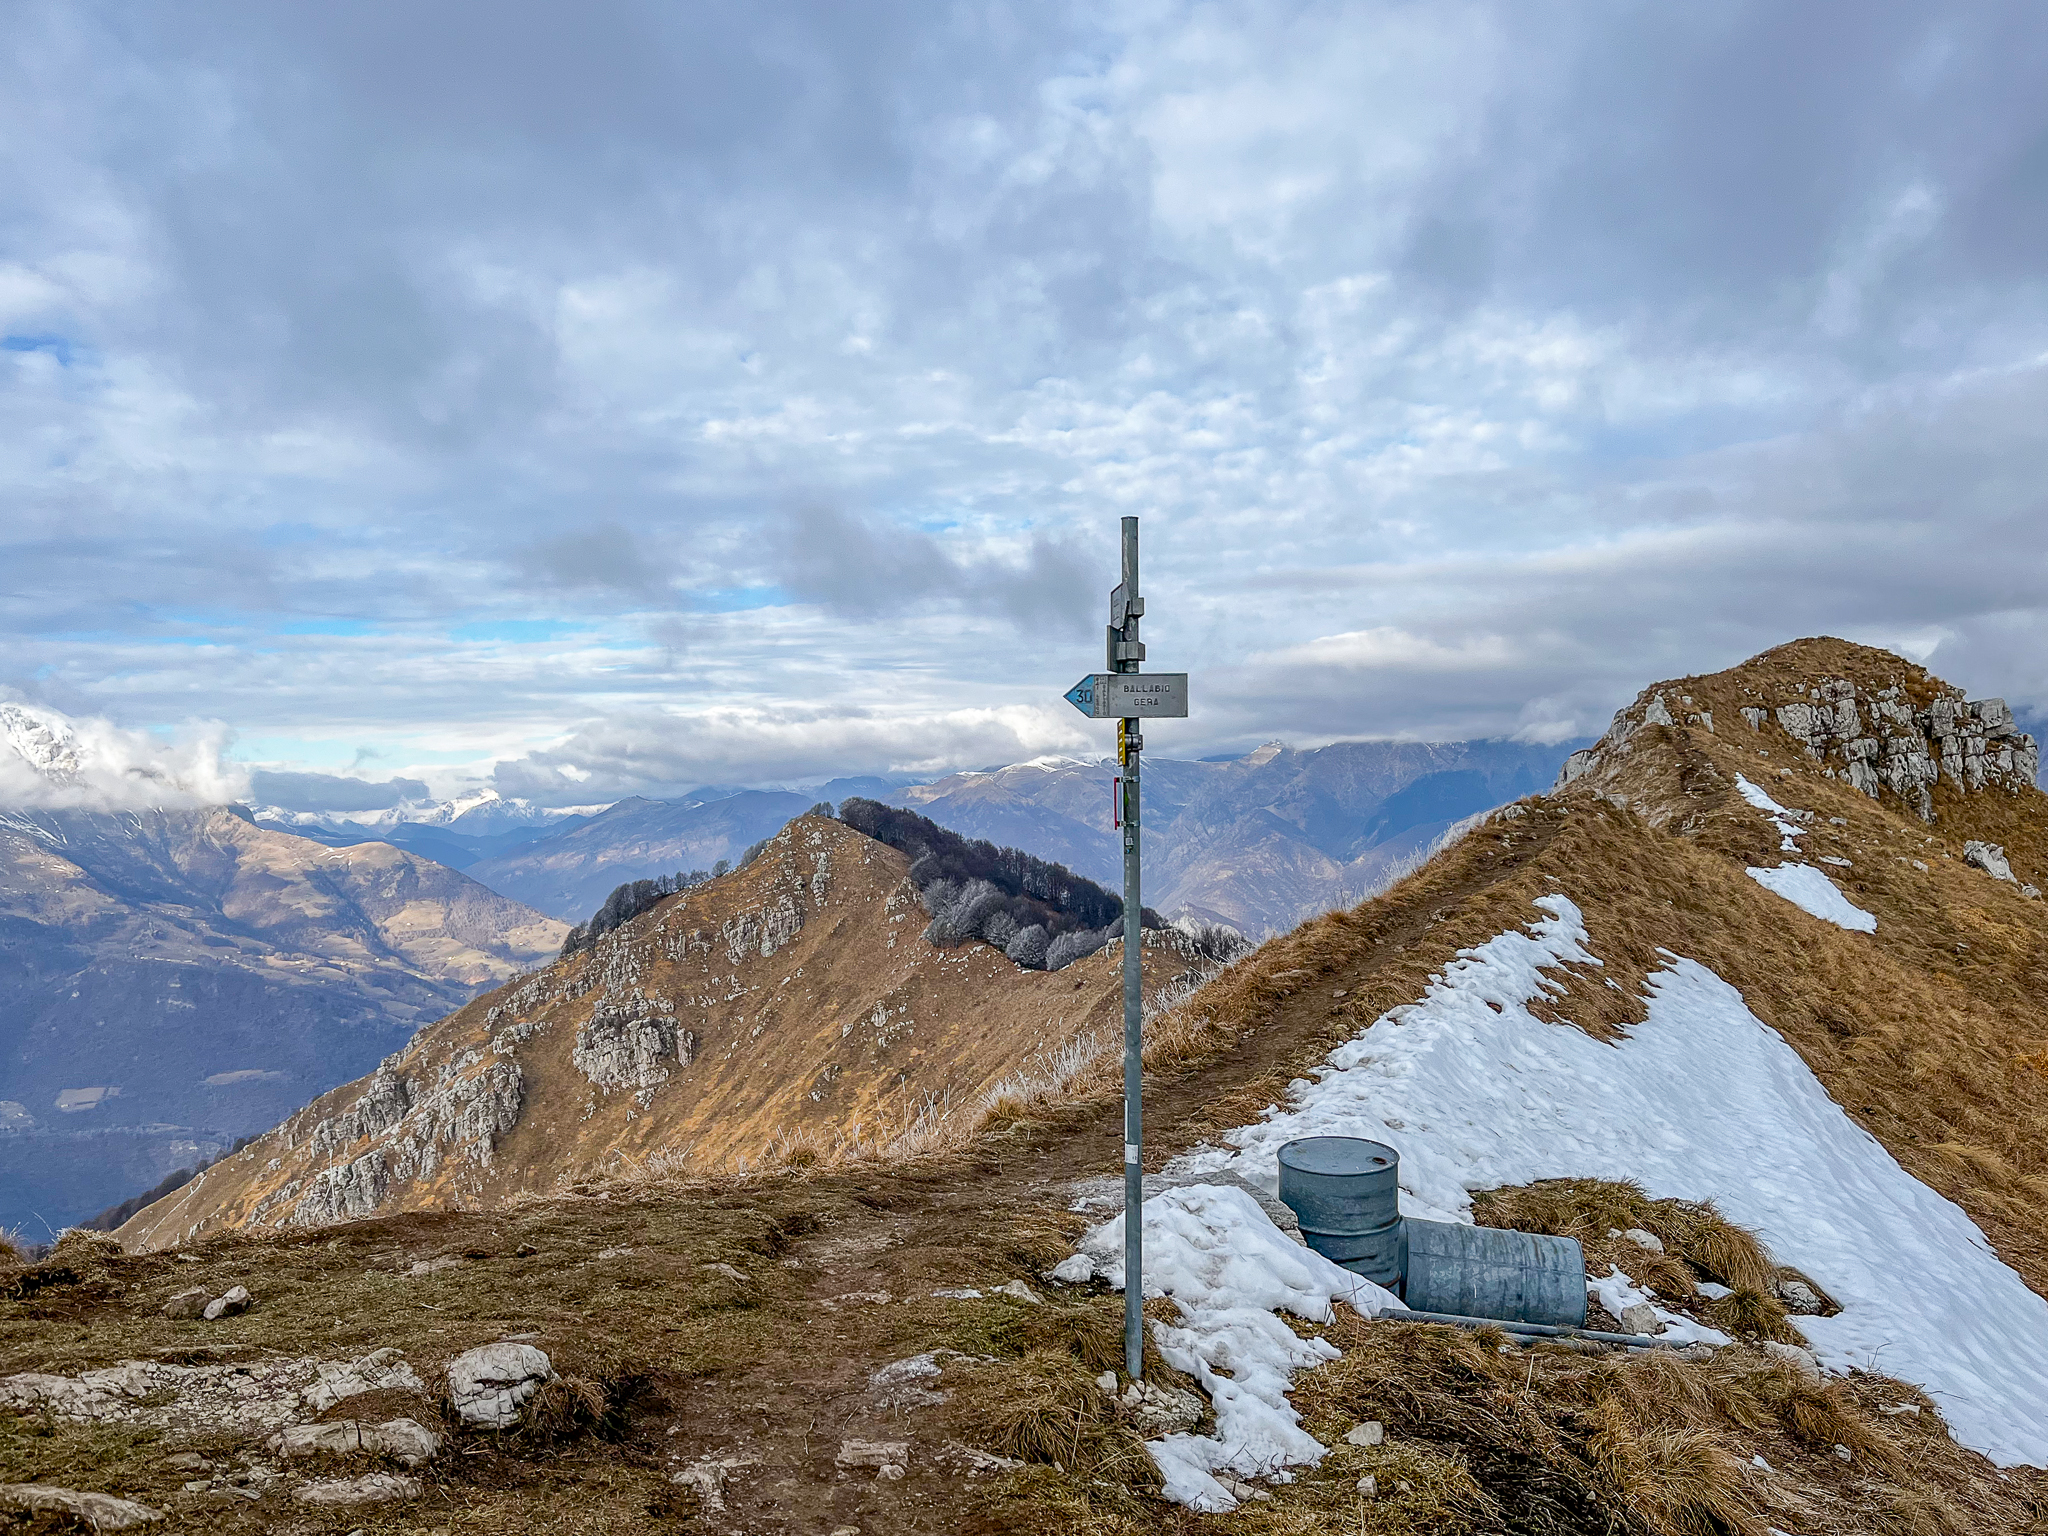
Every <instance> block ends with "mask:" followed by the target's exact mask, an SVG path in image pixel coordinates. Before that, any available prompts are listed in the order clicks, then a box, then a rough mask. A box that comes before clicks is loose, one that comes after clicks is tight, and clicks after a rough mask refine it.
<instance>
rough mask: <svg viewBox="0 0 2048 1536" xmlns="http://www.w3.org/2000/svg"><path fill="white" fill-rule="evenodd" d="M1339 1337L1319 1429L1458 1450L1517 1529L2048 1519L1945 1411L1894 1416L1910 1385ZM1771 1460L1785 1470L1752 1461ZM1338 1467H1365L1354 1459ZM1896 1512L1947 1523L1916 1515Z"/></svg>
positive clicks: (1355, 1332)
mask: <svg viewBox="0 0 2048 1536" xmlns="http://www.w3.org/2000/svg"><path fill="white" fill-rule="evenodd" d="M1329 1337H1330V1338H1331V1339H1332V1340H1333V1341H1334V1342H1336V1343H1337V1344H1339V1345H1340V1347H1341V1348H1342V1349H1343V1350H1344V1355H1343V1357H1342V1358H1341V1359H1339V1360H1336V1361H1332V1362H1330V1363H1329V1364H1327V1365H1324V1366H1321V1367H1319V1368H1318V1369H1316V1370H1315V1371H1313V1372H1311V1373H1309V1374H1308V1375H1307V1376H1305V1377H1303V1378H1302V1379H1301V1380H1300V1381H1299V1382H1298V1383H1297V1386H1296V1389H1295V1393H1294V1401H1295V1403H1296V1405H1297V1407H1298V1408H1299V1409H1300V1410H1301V1412H1302V1414H1303V1418H1304V1421H1305V1422H1306V1423H1307V1424H1308V1426H1309V1427H1310V1429H1311V1430H1312V1431H1313V1432H1315V1433H1316V1434H1317V1435H1318V1436H1319V1437H1320V1438H1322V1439H1324V1440H1325V1441H1326V1442H1334V1441H1337V1440H1339V1439H1340V1437H1341V1435H1342V1434H1343V1431H1344V1430H1345V1429H1346V1428H1348V1427H1349V1426H1350V1425H1351V1424H1353V1423H1355V1422H1358V1421H1359V1420H1362V1419H1378V1420H1380V1421H1381V1422H1382V1423H1384V1424H1385V1425H1386V1426H1387V1430H1388V1435H1389V1441H1388V1443H1389V1445H1391V1446H1402V1445H1410V1444H1416V1445H1421V1446H1425V1447H1429V1448H1432V1449H1435V1450H1439V1451H1443V1450H1451V1451H1455V1452H1457V1453H1458V1454H1460V1455H1461V1456H1462V1457H1463V1458H1464V1459H1465V1461H1466V1462H1467V1464H1469V1465H1470V1466H1471V1467H1472V1468H1473V1470H1474V1475H1475V1476H1476V1478H1477V1480H1478V1483H1479V1485H1480V1486H1481V1487H1482V1488H1483V1489H1484V1491H1485V1492H1486V1494H1487V1495H1488V1496H1489V1498H1491V1499H1492V1500H1493V1501H1494V1502H1495V1503H1496V1504H1497V1505H1498V1506H1499V1507H1500V1508H1501V1509H1502V1510H1504V1511H1508V1512H1513V1513H1515V1514H1516V1515H1517V1520H1516V1523H1515V1525H1514V1527H1513V1528H1515V1529H1535V1530H1559V1531H1563V1530H1578V1529H1609V1530H1618V1531H1625V1532H1630V1533H1634V1536H1724V1533H1737V1532H1739V1533H1745V1536H1763V1531H1764V1529H1765V1527H1766V1526H1767V1525H1770V1524H1777V1525H1780V1526H1785V1527H1788V1528H1792V1529H1799V1530H1809V1529H1812V1530H1851V1529H1853V1530H1879V1531H1883V1530H1911V1529H1920V1528H1926V1529H1932V1530H1956V1531H1961V1530H1963V1529H1967V1528H1970V1527H1972V1526H1974V1527H1975V1528H1976V1529H1978V1530H2010V1531H2020V1530H2024V1529H2030V1528H2032V1525H2031V1522H2033V1521H2035V1520H2038V1519H2039V1517H2040V1514H2041V1512H2040V1511H2039V1510H2038V1509H2036V1508H2035V1507H2034V1505H2033V1504H2032V1503H2031V1501H2030V1500H2029V1499H2028V1498H2027V1497H2026V1496H2025V1494H2024V1493H2022V1492H2021V1491H2020V1489H2019V1487H2018V1486H2017V1485H2011V1486H2008V1485H2006V1484H2004V1483H2002V1482H2001V1480H2000V1478H1999V1477H1998V1474H1997V1473H1996V1472H1995V1471H1993V1469H1991V1468H1990V1467H1989V1466H1988V1465H1986V1464H1985V1463H1984V1462H1983V1461H1982V1459H1981V1458H1978V1457H1975V1456H1972V1455H1970V1454H1969V1453H1967V1452H1963V1451H1961V1450H1959V1449H1958V1448H1957V1447H1956V1446H1955V1445H1954V1444H1953V1442H1951V1441H1949V1439H1948V1438H1947V1436H1946V1434H1945V1433H1944V1432H1942V1431H1941V1430H1940V1428H1939V1424H1938V1421H1936V1420H1934V1419H1933V1416H1932V1415H1931V1414H1924V1413H1923V1414H1922V1415H1920V1416H1918V1417H1910V1416H1909V1417H1906V1418H1903V1419H1900V1420H1887V1419H1885V1418H1884V1417H1883V1416H1881V1415H1879V1414H1878V1413H1877V1412H1876V1411H1875V1410H1876V1407H1877V1405H1878V1404H1879V1403H1881V1402H1887V1401H1896V1400H1898V1399H1900V1398H1911V1397H1912V1396H1913V1394H1911V1393H1910V1392H1909V1391H1908V1390H1907V1389H1904V1388H1901V1387H1899V1386H1898V1384H1897V1383H1891V1382H1885V1381H1882V1380H1881V1379H1880V1378H1860V1379H1857V1380H1855V1381H1832V1382H1828V1383H1825V1384H1821V1383H1815V1382H1811V1381H1809V1380H1807V1379H1806V1378H1805V1377H1803V1376H1801V1375H1799V1374H1798V1372H1796V1371H1794V1370H1791V1369H1788V1368H1787V1367H1785V1366H1784V1365H1782V1364H1780V1363H1778V1362H1776V1361H1774V1360H1772V1359H1770V1358H1769V1357H1768V1356H1765V1355H1762V1354H1759V1353H1756V1352H1753V1351H1751V1350H1749V1349H1746V1348H1743V1347H1740V1346H1737V1347H1733V1348H1729V1349H1725V1350H1722V1351H1720V1352H1719V1353H1718V1354H1717V1355H1716V1356H1715V1357H1714V1358H1713V1359H1712V1360H1710V1361H1705V1362H1689V1361H1682V1360H1679V1359H1677V1358H1676V1357H1674V1356H1671V1355H1668V1354H1663V1353H1655V1354H1641V1355H1602V1356H1590V1357H1589V1356H1585V1355H1580V1354H1575V1353H1569V1352H1565V1351H1560V1350H1553V1349H1550V1348H1548V1347H1542V1348H1538V1349H1534V1350H1530V1351H1510V1352H1508V1353H1505V1354H1503V1353H1501V1352H1500V1351H1499V1350H1498V1348H1497V1346H1496V1345H1494V1344H1492V1343H1490V1342H1489V1341H1488V1339H1487V1338H1486V1336H1484V1335H1475V1334H1469V1333H1462V1332H1459V1331H1457V1330H1453V1329H1447V1328H1431V1327H1422V1326H1414V1325H1402V1324H1387V1323H1373V1324H1366V1323H1361V1322H1357V1321H1354V1320H1351V1319H1350V1318H1349V1317H1348V1316H1347V1317H1345V1318H1344V1319H1343V1320H1342V1321H1340V1322H1339V1324H1338V1325H1337V1326H1336V1327H1334V1328H1333V1329H1332V1330H1331V1331H1330V1334H1329ZM1838 1445H1841V1446H1847V1447H1848V1449H1849V1451H1850V1454H1851V1458H1852V1459H1851V1461H1850V1462H1848V1463H1844V1462H1842V1461H1841V1460H1840V1459H1839V1456H1838V1455H1837V1453H1836V1451H1835V1447H1836V1446H1838ZM1756 1454H1762V1455H1764V1457H1765V1459H1766V1460H1767V1461H1768V1462H1769V1463H1770V1464H1771V1465H1772V1466H1773V1467H1775V1468H1777V1469H1778V1471H1777V1473H1772V1474H1766V1473H1764V1472H1762V1471H1761V1470H1760V1469H1758V1468H1756V1467H1754V1466H1753V1465H1752V1464H1751V1462H1750V1457H1751V1456H1753V1455H1756ZM1332 1460H1333V1461H1337V1460H1338V1457H1337V1456H1334V1455H1333V1458H1332ZM1331 1470H1332V1471H1333V1472H1336V1473H1338V1474H1340V1475H1342V1476H1346V1477H1351V1476H1355V1474H1354V1473H1353V1472H1352V1470H1351V1466H1350V1464H1349V1463H1348V1462H1340V1464H1339V1466H1337V1467H1335V1468H1332V1469H1331ZM1783 1474H1789V1475H1783ZM1894 1509H1911V1510H1916V1511H1919V1512H1920V1514H1919V1516H1917V1517H1916V1518H1923V1519H1924V1518H1932V1519H1934V1520H1935V1521H1936V1522H1937V1523H1936V1524H1935V1525H1933V1526H1927V1527H1916V1526H1914V1525H1911V1524H1901V1523H1899V1522H1898V1521H1897V1520H1895V1519H1894V1518H1893V1517H1892V1515H1891V1514H1890V1513H1889V1512H1890V1511H1892V1510H1894ZM1873 1517H1874V1518H1873ZM1795 1522H1796V1523H1795ZM1426 1528H1427V1527H1418V1529H1426ZM1468 1528H1475V1529H1487V1528H1489V1527H1485V1526H1474V1527H1468Z"/></svg>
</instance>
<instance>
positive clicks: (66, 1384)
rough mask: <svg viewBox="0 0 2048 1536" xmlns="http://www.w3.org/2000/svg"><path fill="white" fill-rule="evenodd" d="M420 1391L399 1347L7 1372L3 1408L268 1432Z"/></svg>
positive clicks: (82, 1418) (87, 1419) (191, 1431)
mask: <svg viewBox="0 0 2048 1536" xmlns="http://www.w3.org/2000/svg"><path fill="white" fill-rule="evenodd" d="M386 1388H403V1389H405V1390H408V1391H413V1392H418V1391H421V1390H423V1387H422V1383H421V1381H420V1378H419V1375H418V1373H416V1372H415V1371H414V1370H413V1369H412V1367H411V1366H410V1365H407V1364H406V1363H405V1361H404V1359H403V1357H402V1356H401V1355H400V1353H399V1351H398V1350H396V1349H381V1350H378V1351H376V1352H375V1353H374V1354H370V1355H366V1356H364V1357H363V1358H362V1359H360V1360H351V1361H338V1360H316V1359H310V1358H299V1359H291V1358H278V1359H270V1360H253V1361H248V1362H244V1363H239V1364H234V1365H173V1364H171V1363H169V1362H167V1361H161V1360H124V1361H122V1362H121V1363H120V1364H118V1365H110V1366H106V1367H103V1368H101V1369H99V1370H93V1371H82V1372H80V1373H79V1374H78V1375H76V1376H57V1375H49V1374H44V1373H41V1372H35V1371H25V1372H23V1373H21V1374H20V1375H17V1376H0V1408H12V1409H15V1410H17V1411H19V1412H24V1413H47V1414H49V1415H50V1416H51V1417H53V1418H58V1419H66V1420H69V1421H72V1422H74V1423H83V1424H119V1425H125V1426H129V1427H132V1428H136V1429H152V1430H161V1431H167V1432H171V1433H176V1434H180V1435H213V1434H223V1435H246V1434H249V1433H252V1432H263V1433H271V1432H276V1431H281V1430H283V1429H284V1428H285V1427H286V1426H287V1425H290V1424H295V1423H300V1422H303V1421H304V1420H306V1419H309V1418H312V1417H313V1416H315V1415H317V1414H319V1413H322V1412H324V1411H326V1410H327V1409H329V1408H331V1407H333V1406H334V1405H335V1404H336V1403H339V1402H341V1401H343V1400H344V1399H346V1398H349V1397H353V1396H355V1395H357V1394H358V1393H363V1392H376V1391H380V1390H384V1389H386Z"/></svg>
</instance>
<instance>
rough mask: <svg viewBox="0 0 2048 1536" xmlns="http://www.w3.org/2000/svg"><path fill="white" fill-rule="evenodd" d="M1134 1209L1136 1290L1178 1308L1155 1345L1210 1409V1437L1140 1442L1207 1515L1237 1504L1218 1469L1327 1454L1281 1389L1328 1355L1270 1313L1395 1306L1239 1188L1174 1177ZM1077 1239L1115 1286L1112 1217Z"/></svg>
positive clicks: (1327, 1313) (1170, 1485)
mask: <svg viewBox="0 0 2048 1536" xmlns="http://www.w3.org/2000/svg"><path fill="white" fill-rule="evenodd" d="M1142 1209H1143V1220H1144V1238H1145V1294H1146V1295H1147V1296H1171V1297H1172V1298H1173V1299H1174V1302H1175V1304H1176V1305H1177V1306H1178V1307H1179V1308H1180V1315H1181V1321H1180V1326H1179V1327H1177V1328H1170V1327H1167V1326H1165V1325H1164V1324H1159V1325H1155V1327H1154V1329H1153V1335H1154V1337H1155V1338H1156V1339H1157V1340H1158V1341H1159V1351H1160V1353H1161V1354H1163V1355H1164V1356H1165V1357H1166V1359H1167V1363H1168V1364H1170V1365H1172V1366H1174V1367H1175V1368H1176V1369H1178V1370H1183V1371H1186V1372H1187V1373H1188V1374H1189V1375H1190V1376H1193V1377H1194V1378H1195V1379H1196V1380H1197V1381H1199V1382H1201V1384H1202V1387H1203V1390H1205V1391H1206V1392H1208V1393H1209V1395H1210V1398H1211V1399H1212V1400H1213V1401H1214V1403H1215V1405H1216V1433H1215V1434H1214V1435H1213V1436H1202V1435H1193V1434H1177V1435H1168V1436H1166V1437H1165V1438H1164V1439H1161V1440H1149V1441H1147V1442H1146V1443H1145V1449H1146V1450H1148V1451H1150V1452H1151V1453H1152V1459H1153V1460H1154V1461H1155V1462H1157V1463H1158V1464H1159V1470H1160V1472H1161V1474H1162V1475H1163V1476H1164V1477H1165V1479H1166V1496H1167V1497H1168V1498H1170V1499H1172V1500H1174V1501H1175V1502H1176V1503H1181V1504H1186V1505H1189V1506H1191V1507H1192V1508H1194V1509H1198V1510H1202V1511H1205V1512H1208V1513H1217V1512H1220V1511H1223V1510H1229V1509H1235V1508H1236V1507H1237V1499H1236V1498H1235V1497H1234V1496H1233V1495H1232V1494H1231V1493H1230V1492H1229V1491H1228V1490H1227V1489H1226V1488H1225V1487H1224V1486H1223V1485H1222V1484H1221V1483H1220V1482H1218V1481H1217V1480H1216V1477H1215V1474H1216V1473H1217V1472H1230V1473H1235V1474H1238V1475H1240V1476H1255V1475H1262V1474H1271V1473H1275V1472H1279V1471H1280V1470H1282V1469H1283V1468H1285V1467H1290V1466H1313V1465H1314V1464H1315V1463H1316V1462H1317V1461H1319V1460H1321V1459H1322V1456H1323V1452H1324V1450H1325V1447H1324V1446H1323V1445H1322V1444H1321V1442H1319V1441H1318V1440H1317V1439H1316V1438H1315V1437H1314V1436H1313V1435H1311V1434H1309V1432H1308V1431H1307V1430H1305V1429H1303V1428H1302V1427H1301V1416H1300V1415H1299V1414H1297V1413H1296V1412H1295V1411H1294V1408H1293V1405H1292V1404H1290V1403H1289V1402H1288V1401H1287V1387H1288V1384H1289V1383H1290V1382H1291V1381H1292V1380H1293V1378H1294V1373H1295V1372H1296V1371H1297V1370H1302V1369H1305V1368H1306V1367H1309V1366H1312V1365H1318V1364H1320V1363H1322V1362H1323V1361H1325V1360H1334V1359H1336V1358H1337V1353H1338V1352H1337V1350H1336V1348H1335V1347H1334V1346H1333V1345H1330V1344H1327V1343H1325V1342H1324V1341H1323V1340H1321V1339H1304V1338H1298V1337H1296V1335H1295V1333H1294V1330H1293V1329H1291V1328H1289V1327H1288V1326H1287V1325H1286V1324H1285V1323H1283V1322H1282V1321H1281V1320H1280V1318H1279V1316H1278V1315H1277V1314H1279V1313H1280V1312H1283V1311H1284V1312H1292V1313H1293V1314H1294V1315H1295V1316H1296V1317H1305V1318H1307V1319H1309V1320H1310V1321H1311V1322H1319V1323H1327V1322H1329V1321H1331V1319H1333V1318H1334V1317H1335V1316H1336V1309H1335V1306H1334V1303H1335V1302H1336V1301H1338V1300H1339V1299H1341V1300H1343V1301H1345V1302H1347V1303H1349V1305H1350V1306H1351V1307H1352V1308H1353V1309H1354V1310H1355V1311H1357V1312H1358V1313H1359V1314H1360V1315H1362V1316H1365V1317H1373V1316H1376V1315H1378V1313H1379V1310H1380V1308H1382V1307H1389V1306H1394V1307H1397V1306H1399V1305H1400V1302H1399V1301H1398V1300H1397V1299H1396V1298H1395V1297H1394V1296H1393V1295H1392V1294H1391V1293H1390V1292H1387V1291H1384V1290H1382V1289H1380V1287H1378V1286H1377V1285H1374V1284H1373V1283H1372V1282H1371V1281H1370V1280H1366V1279H1364V1278H1362V1277H1360V1276H1358V1275H1354V1274H1352V1273H1351V1271H1350V1270H1348V1269H1345V1268H1343V1267H1342V1266H1340V1265H1337V1264H1333V1263H1331V1262H1330V1261H1329V1260H1328V1259H1326V1258H1324V1257H1323V1256H1322V1255H1321V1254H1319V1253H1317V1252H1315V1251H1314V1250H1313V1249H1309V1248H1304V1247H1302V1246H1301V1245H1300V1244H1299V1243H1297V1242H1295V1241H1294V1240H1293V1239H1291V1238H1289V1237H1288V1236H1287V1234H1286V1233H1284V1232H1282V1231H1281V1230H1280V1229H1279V1228H1278V1227H1276V1226H1274V1225H1273V1222H1272V1218H1271V1217H1269V1216H1267V1215H1266V1213H1265V1212H1264V1211H1263V1210H1261V1209H1260V1208H1259V1202H1258V1201H1257V1200H1255V1199H1253V1198H1252V1197H1251V1195H1250V1194H1248V1193H1246V1192H1245V1191H1244V1190H1242V1189H1234V1188H1232V1187H1230V1186H1229V1185H1218V1184H1189V1185H1183V1186H1181V1187H1179V1188H1176V1189H1169V1190H1166V1191H1164V1192H1162V1193H1160V1194H1157V1195H1154V1196H1153V1197H1152V1198H1151V1199H1150V1200H1147V1201H1146V1202H1145V1204H1144V1206H1143V1208H1142ZM1080 1247H1081V1252H1083V1253H1084V1254H1087V1255H1088V1256H1089V1258H1090V1259H1091V1260H1092V1261H1093V1263H1094V1268H1095V1273H1096V1274H1097V1275H1098V1276H1101V1277H1103V1278H1105V1279H1107V1280H1108V1282H1109V1284H1110V1285H1111V1286H1112V1287H1114V1288H1115V1289H1118V1290H1121V1289H1122V1288H1123V1283H1124V1218H1123V1217H1122V1215H1118V1216H1117V1217H1116V1218H1114V1219H1113V1220H1111V1221H1108V1222H1105V1223H1104V1224H1103V1225H1102V1226H1099V1227H1097V1228H1096V1229H1095V1230H1094V1231H1092V1232H1090V1233H1089V1234H1088V1235H1087V1236H1086V1237H1084V1238H1082V1239H1081V1244H1080ZM1226 1372H1227V1373H1228V1374H1225V1373H1226Z"/></svg>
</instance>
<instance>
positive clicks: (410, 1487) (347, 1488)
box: [292, 1472, 426, 1504]
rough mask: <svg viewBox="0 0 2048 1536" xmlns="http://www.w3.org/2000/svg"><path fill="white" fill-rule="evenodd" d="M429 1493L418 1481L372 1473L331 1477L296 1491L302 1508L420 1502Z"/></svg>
mask: <svg viewBox="0 0 2048 1536" xmlns="http://www.w3.org/2000/svg"><path fill="white" fill-rule="evenodd" d="M425 1491H426V1490H425V1489H424V1488H423V1487H422V1486H421V1485H420V1480H419V1479H418V1478H416V1477H401V1476H400V1475H399V1474H398V1473H396V1472H370V1473H366V1474H365V1475H363V1476H362V1477H330V1478H324V1479H322V1480H321V1481H319V1482H315V1483H302V1484H300V1486H298V1487H297V1488H294V1489H293V1490H292V1497H293V1498H295V1499H297V1500H298V1501H299V1502H300V1503H301V1504H385V1503H389V1502H391V1501H392V1500H394V1499H416V1498H418V1497H419V1496H420V1495H421V1494H422V1493H424V1492H425Z"/></svg>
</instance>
